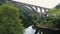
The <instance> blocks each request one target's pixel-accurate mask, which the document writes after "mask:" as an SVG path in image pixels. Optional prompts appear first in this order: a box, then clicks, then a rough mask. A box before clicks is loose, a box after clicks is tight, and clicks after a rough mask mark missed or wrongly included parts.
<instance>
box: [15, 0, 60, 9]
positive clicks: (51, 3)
mask: <svg viewBox="0 0 60 34" xmlns="http://www.w3.org/2000/svg"><path fill="white" fill-rule="evenodd" d="M14 1H17V2H23V3H27V4H32V5H36V6H41V7H46V8H53V7H55V6H56V5H57V4H58V3H60V0H14Z"/></svg>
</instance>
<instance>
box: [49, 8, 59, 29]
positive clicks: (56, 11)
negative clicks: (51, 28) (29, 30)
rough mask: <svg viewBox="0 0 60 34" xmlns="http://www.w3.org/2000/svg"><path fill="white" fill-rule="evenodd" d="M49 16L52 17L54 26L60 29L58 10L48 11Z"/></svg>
mask: <svg viewBox="0 0 60 34" xmlns="http://www.w3.org/2000/svg"><path fill="white" fill-rule="evenodd" d="M48 14H49V16H53V19H54V24H55V25H56V27H58V28H59V29H60V9H51V10H49V11H48Z"/></svg>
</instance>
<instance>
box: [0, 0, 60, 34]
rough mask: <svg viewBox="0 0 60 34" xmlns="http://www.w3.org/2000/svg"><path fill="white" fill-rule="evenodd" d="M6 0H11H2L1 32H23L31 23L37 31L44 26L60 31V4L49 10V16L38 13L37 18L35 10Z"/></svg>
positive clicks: (0, 5)
mask: <svg viewBox="0 0 60 34" xmlns="http://www.w3.org/2000/svg"><path fill="white" fill-rule="evenodd" d="M6 1H11V0H0V34H23V32H24V29H25V28H27V27H29V26H30V25H34V27H35V28H36V33H37V31H38V30H41V29H42V28H45V29H52V30H55V29H56V28H57V30H59V31H60V9H59V8H60V4H58V5H57V6H56V7H55V8H52V9H50V10H48V12H47V14H48V16H45V17H40V16H39V14H40V13H38V14H37V15H38V16H39V17H40V18H39V20H37V17H36V13H35V12H34V11H32V10H30V9H29V8H27V7H24V6H18V5H15V4H14V3H8V2H6ZM46 27H47V28H46ZM36 33H35V34H36Z"/></svg>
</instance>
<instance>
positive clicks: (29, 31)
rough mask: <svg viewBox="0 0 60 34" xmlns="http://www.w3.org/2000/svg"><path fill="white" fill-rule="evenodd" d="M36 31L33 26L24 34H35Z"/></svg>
mask: <svg viewBox="0 0 60 34" xmlns="http://www.w3.org/2000/svg"><path fill="white" fill-rule="evenodd" d="M35 31H36V29H33V28H32V26H29V27H28V28H26V29H25V32H24V34H34V33H35ZM37 34H39V33H37Z"/></svg>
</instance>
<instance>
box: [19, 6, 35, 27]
mask: <svg viewBox="0 0 60 34" xmlns="http://www.w3.org/2000/svg"><path fill="white" fill-rule="evenodd" d="M19 8H20V19H22V24H23V25H24V27H25V28H27V27H29V26H30V25H32V24H33V23H32V20H33V19H32V18H33V16H32V15H34V14H35V13H34V12H33V11H32V10H31V9H29V8H27V7H24V6H20V7H19ZM26 24H27V25H26Z"/></svg>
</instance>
